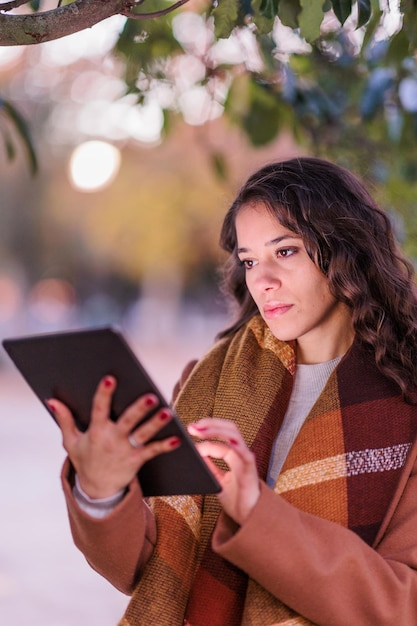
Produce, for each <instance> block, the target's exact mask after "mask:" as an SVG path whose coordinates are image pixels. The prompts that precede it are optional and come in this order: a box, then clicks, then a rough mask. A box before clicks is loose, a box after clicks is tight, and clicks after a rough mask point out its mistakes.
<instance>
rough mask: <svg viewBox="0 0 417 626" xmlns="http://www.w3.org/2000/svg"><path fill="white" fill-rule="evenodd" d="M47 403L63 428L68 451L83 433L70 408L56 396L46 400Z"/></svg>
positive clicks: (64, 442)
mask: <svg viewBox="0 0 417 626" xmlns="http://www.w3.org/2000/svg"><path fill="white" fill-rule="evenodd" d="M46 404H47V405H48V407H49V409H50V411H51V412H52V414H53V416H54V419H55V420H56V422H57V424H58V426H59V427H60V429H61V432H62V441H63V445H64V448H65V450H67V452H68V451H69V450H70V449H71V448H72V447H73V445H74V444H75V442H76V441H78V438H79V437H80V434H81V433H80V431H79V430H78V428H77V426H76V424H75V420H74V417H73V415H72V413H71V411H70V410H69V408H68V407H67V406H66V405H65V404H63V402H60V401H59V400H57V399H56V398H50V399H48V400H46Z"/></svg>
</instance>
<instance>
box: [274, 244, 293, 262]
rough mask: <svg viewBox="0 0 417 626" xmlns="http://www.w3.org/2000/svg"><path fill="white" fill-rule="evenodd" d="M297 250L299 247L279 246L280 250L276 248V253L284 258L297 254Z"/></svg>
mask: <svg viewBox="0 0 417 626" xmlns="http://www.w3.org/2000/svg"><path fill="white" fill-rule="evenodd" d="M296 252H297V248H294V247H291V248H278V250H276V252H275V254H276V255H277V257H281V258H283V259H286V258H288V257H290V256H292V255H293V254H296Z"/></svg>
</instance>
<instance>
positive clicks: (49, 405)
mask: <svg viewBox="0 0 417 626" xmlns="http://www.w3.org/2000/svg"><path fill="white" fill-rule="evenodd" d="M46 404H47V405H48V407H49V408H50V409H51V411H52V412H53V413H56V406H55V404H54V403H53V402H50V401H49V400H46Z"/></svg>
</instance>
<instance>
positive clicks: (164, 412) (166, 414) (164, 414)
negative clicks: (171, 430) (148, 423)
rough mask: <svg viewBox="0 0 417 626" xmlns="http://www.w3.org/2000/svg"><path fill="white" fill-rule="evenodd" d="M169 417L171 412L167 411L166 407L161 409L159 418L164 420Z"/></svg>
mask: <svg viewBox="0 0 417 626" xmlns="http://www.w3.org/2000/svg"><path fill="white" fill-rule="evenodd" d="M170 417H171V413H170V412H169V411H168V409H162V411H161V413H160V415H159V418H160V419H161V420H162V421H163V422H165V421H166V420H167V419H169V418H170Z"/></svg>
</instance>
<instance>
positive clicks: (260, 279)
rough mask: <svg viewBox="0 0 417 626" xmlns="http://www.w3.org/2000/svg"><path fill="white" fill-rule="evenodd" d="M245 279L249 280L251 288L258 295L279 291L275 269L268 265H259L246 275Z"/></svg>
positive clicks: (279, 282) (279, 280)
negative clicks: (274, 290)
mask: <svg viewBox="0 0 417 626" xmlns="http://www.w3.org/2000/svg"><path fill="white" fill-rule="evenodd" d="M247 279H249V280H250V282H251V286H252V288H254V289H256V290H257V291H258V292H259V293H263V292H265V291H270V290H272V289H279V288H280V287H281V284H282V283H281V278H280V276H279V275H278V271H277V267H276V266H273V265H272V264H270V263H259V264H258V265H257V266H256V267H254V268H253V269H252V270H251V271H250V272H248V273H247ZM248 287H249V284H248Z"/></svg>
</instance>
